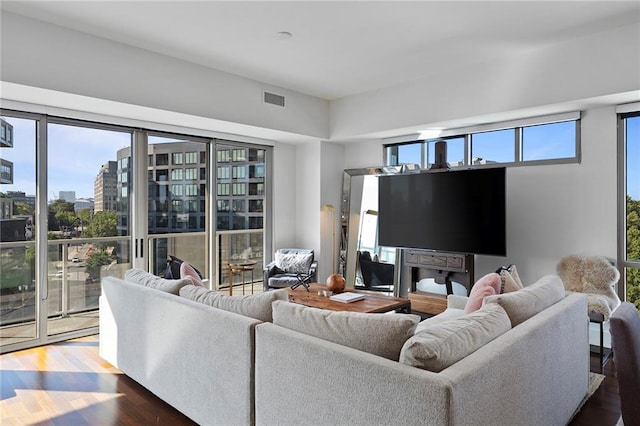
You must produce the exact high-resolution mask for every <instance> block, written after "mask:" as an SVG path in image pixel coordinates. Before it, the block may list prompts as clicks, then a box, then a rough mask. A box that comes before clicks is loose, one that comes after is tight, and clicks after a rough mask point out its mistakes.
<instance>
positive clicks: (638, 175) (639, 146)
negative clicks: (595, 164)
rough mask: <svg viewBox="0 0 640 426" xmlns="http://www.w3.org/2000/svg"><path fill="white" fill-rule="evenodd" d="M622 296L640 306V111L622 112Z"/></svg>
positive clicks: (620, 129)
mask: <svg viewBox="0 0 640 426" xmlns="http://www.w3.org/2000/svg"><path fill="white" fill-rule="evenodd" d="M618 128H619V132H620V134H619V144H620V155H619V158H620V161H621V164H619V166H620V167H619V169H620V187H621V190H620V192H621V195H622V196H621V204H622V205H621V207H620V209H621V211H622V214H621V222H622V226H621V227H620V232H621V235H620V241H621V243H620V246H621V247H620V250H619V252H620V255H619V258H620V268H621V271H622V279H621V283H622V284H623V285H622V286H620V293H621V294H620V298H622V299H623V300H627V301H629V302H631V303H634V304H635V305H636V307H638V308H640V111H638V112H632V113H626V114H621V116H620V123H619V127H618Z"/></svg>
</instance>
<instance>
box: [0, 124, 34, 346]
mask: <svg viewBox="0 0 640 426" xmlns="http://www.w3.org/2000/svg"><path fill="white" fill-rule="evenodd" d="M39 126H40V122H39V121H38V120H36V119H33V118H30V117H29V116H28V115H23V116H7V115H2V116H1V117H0V226H1V229H0V348H1V347H3V346H6V345H21V344H23V345H24V344H34V343H35V342H37V341H38V339H39V337H40V328H39V313H40V303H39V302H40V300H41V291H40V287H39V285H38V284H39V282H38V278H37V267H36V265H37V262H36V258H37V256H36V243H37V242H38V235H42V233H39V232H38V231H39V229H38V228H37V226H36V223H37V211H38V210H37V208H36V205H37V199H36V186H37V185H36V182H37V167H36V164H37V161H36V146H37V145H38V135H39Z"/></svg>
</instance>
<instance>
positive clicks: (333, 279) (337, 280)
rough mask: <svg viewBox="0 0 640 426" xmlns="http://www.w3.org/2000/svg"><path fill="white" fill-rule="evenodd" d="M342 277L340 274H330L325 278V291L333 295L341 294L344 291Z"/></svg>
mask: <svg viewBox="0 0 640 426" xmlns="http://www.w3.org/2000/svg"><path fill="white" fill-rule="evenodd" d="M344 286H345V281H344V277H343V276H342V275H340V274H331V275H329V278H327V290H330V291H332V292H334V293H341V292H342V291H343V290H344Z"/></svg>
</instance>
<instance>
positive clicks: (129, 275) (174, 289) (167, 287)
mask: <svg viewBox="0 0 640 426" xmlns="http://www.w3.org/2000/svg"><path fill="white" fill-rule="evenodd" d="M124 279H125V281H129V282H132V283H136V284H142V285H143V286H145V287H151V288H155V289H157V290H161V291H166V292H167V293H171V294H176V295H177V294H178V293H179V292H180V289H181V288H182V287H184V286H185V285H191V284H193V282H192V281H191V280H190V279H189V278H183V279H180V280H167V279H164V278H161V277H157V276H155V275H153V274H150V273H148V272H147V271H143V270H142V269H137V268H133V269H129V270H128V271H126V272H125V273H124Z"/></svg>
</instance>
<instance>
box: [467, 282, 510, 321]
mask: <svg viewBox="0 0 640 426" xmlns="http://www.w3.org/2000/svg"><path fill="white" fill-rule="evenodd" d="M500 287H502V280H501V279H500V275H498V274H496V273H495V272H491V273H490V274H487V275H485V276H483V277H482V278H480V279H479V280H478V281H476V283H475V284H474V285H473V287H471V292H470V293H469V300H467V304H466V305H465V307H464V313H465V314H469V313H471V312H474V311H477V310H478V309H480V307H481V306H482V301H483V300H484V298H485V296H491V295H493V294H499V293H500Z"/></svg>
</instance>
